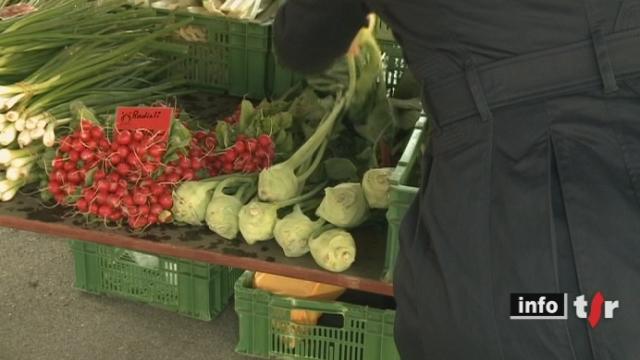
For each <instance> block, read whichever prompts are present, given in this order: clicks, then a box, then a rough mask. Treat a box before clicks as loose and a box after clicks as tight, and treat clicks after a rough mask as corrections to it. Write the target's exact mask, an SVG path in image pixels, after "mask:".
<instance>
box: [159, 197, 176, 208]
mask: <svg viewBox="0 0 640 360" xmlns="http://www.w3.org/2000/svg"><path fill="white" fill-rule="evenodd" d="M158 204H160V206H162V207H163V208H165V209H167V210H168V209H171V208H172V207H173V197H172V196H171V194H170V193H167V194H164V195H162V196H160V197H159V198H158Z"/></svg>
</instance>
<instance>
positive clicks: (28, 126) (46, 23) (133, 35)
mask: <svg viewBox="0 0 640 360" xmlns="http://www.w3.org/2000/svg"><path fill="white" fill-rule="evenodd" d="M122 5H123V3H122V2H119V1H106V2H92V1H86V0H51V1H47V2H44V3H42V4H41V7H39V8H38V9H37V11H33V12H31V13H27V14H25V15H22V16H17V17H13V18H10V19H8V20H3V21H0V47H1V48H2V49H3V51H2V53H1V54H0V147H1V148H0V161H2V163H0V166H3V167H4V168H5V169H6V172H5V174H4V180H3V181H5V182H3V183H2V184H3V185H0V194H4V192H2V191H3V190H4V189H5V188H6V189H15V190H16V191H17V189H19V188H20V187H22V186H24V185H26V184H27V183H31V182H35V181H38V180H40V179H39V178H37V177H35V176H26V175H27V174H30V169H32V168H33V166H34V163H36V162H37V160H38V159H39V158H40V157H41V156H42V152H43V151H44V149H45V148H46V147H52V146H54V144H55V142H56V138H58V137H60V136H61V135H63V134H65V133H67V132H69V127H68V126H64V125H67V124H69V123H70V122H71V119H72V111H71V109H70V104H71V103H72V102H74V101H77V100H79V101H81V102H83V103H84V104H85V105H86V106H89V107H92V108H93V109H94V110H95V111H96V113H98V114H109V113H111V114H112V113H113V111H114V110H115V108H116V106H119V105H137V104H145V103H151V102H154V101H155V100H158V99H164V98H166V97H167V96H172V95H179V94H181V93H184V90H181V89H179V87H180V86H181V85H182V83H181V82H179V81H171V80H170V79H166V78H163V77H162V75H163V74H164V72H165V70H166V69H167V67H168V66H171V64H162V65H160V63H161V61H160V60H158V56H157V55H158V52H159V51H160V50H169V51H183V50H185V49H184V48H181V47H176V46H174V45H167V46H165V45H164V44H163V43H160V42H158V41H157V40H158V39H159V38H161V37H164V36H166V35H167V34H169V33H171V32H173V31H175V29H176V28H178V27H179V26H181V25H182V24H181V23H180V24H174V25H167V23H166V21H167V19H166V17H158V16H156V15H155V13H154V12H153V11H152V10H149V9H131V8H127V7H124V6H122ZM69 23H73V24H74V26H67V24H69ZM4 74H10V76H4ZM9 181H10V182H12V183H8V182H9ZM8 194H9V195H6V196H5V195H2V196H1V198H0V200H8V199H10V198H11V197H13V195H15V191H13V192H9V193H8ZM11 194H13V195H11Z"/></svg>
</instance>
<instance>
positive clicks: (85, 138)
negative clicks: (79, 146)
mask: <svg viewBox="0 0 640 360" xmlns="http://www.w3.org/2000/svg"><path fill="white" fill-rule="evenodd" d="M80 140H82V142H84V143H86V142H87V141H89V140H91V132H90V131H81V132H80Z"/></svg>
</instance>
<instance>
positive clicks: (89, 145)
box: [87, 140, 98, 150]
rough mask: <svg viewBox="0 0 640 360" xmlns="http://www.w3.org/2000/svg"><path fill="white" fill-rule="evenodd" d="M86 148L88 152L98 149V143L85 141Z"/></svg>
mask: <svg viewBox="0 0 640 360" xmlns="http://www.w3.org/2000/svg"><path fill="white" fill-rule="evenodd" d="M87 148H88V149H90V150H95V149H97V148H98V142H97V141H95V140H89V141H87Z"/></svg>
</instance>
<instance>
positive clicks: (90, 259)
mask: <svg viewBox="0 0 640 360" xmlns="http://www.w3.org/2000/svg"><path fill="white" fill-rule="evenodd" d="M69 245H70V247H71V249H72V251H73V256H74V262H75V273H76V279H75V287H76V288H78V289H80V290H84V291H86V292H89V293H93V294H99V295H111V296H116V297H120V298H125V299H129V300H134V301H140V302H143V303H146V304H149V305H153V306H157V307H160V308H163V309H166V310H170V311H174V312H177V313H180V314H182V315H185V316H189V317H192V318H196V319H200V320H212V319H213V318H215V317H216V316H217V315H218V314H219V313H220V312H222V310H224V308H225V307H226V305H227V304H228V302H229V299H230V298H231V296H232V295H233V286H234V284H235V281H236V279H238V277H240V275H241V274H242V270H238V269H232V268H228V267H223V266H217V265H211V264H207V263H200V262H195V261H189V260H181V259H177V258H172V257H164V256H158V259H159V260H158V263H157V264H153V266H149V267H144V266H141V265H138V264H137V263H136V262H135V261H134V259H133V258H132V256H131V253H130V252H128V251H125V250H123V249H120V248H116V247H112V246H106V245H100V244H95V243H89V242H83V241H75V240H73V241H70V242H69Z"/></svg>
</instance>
